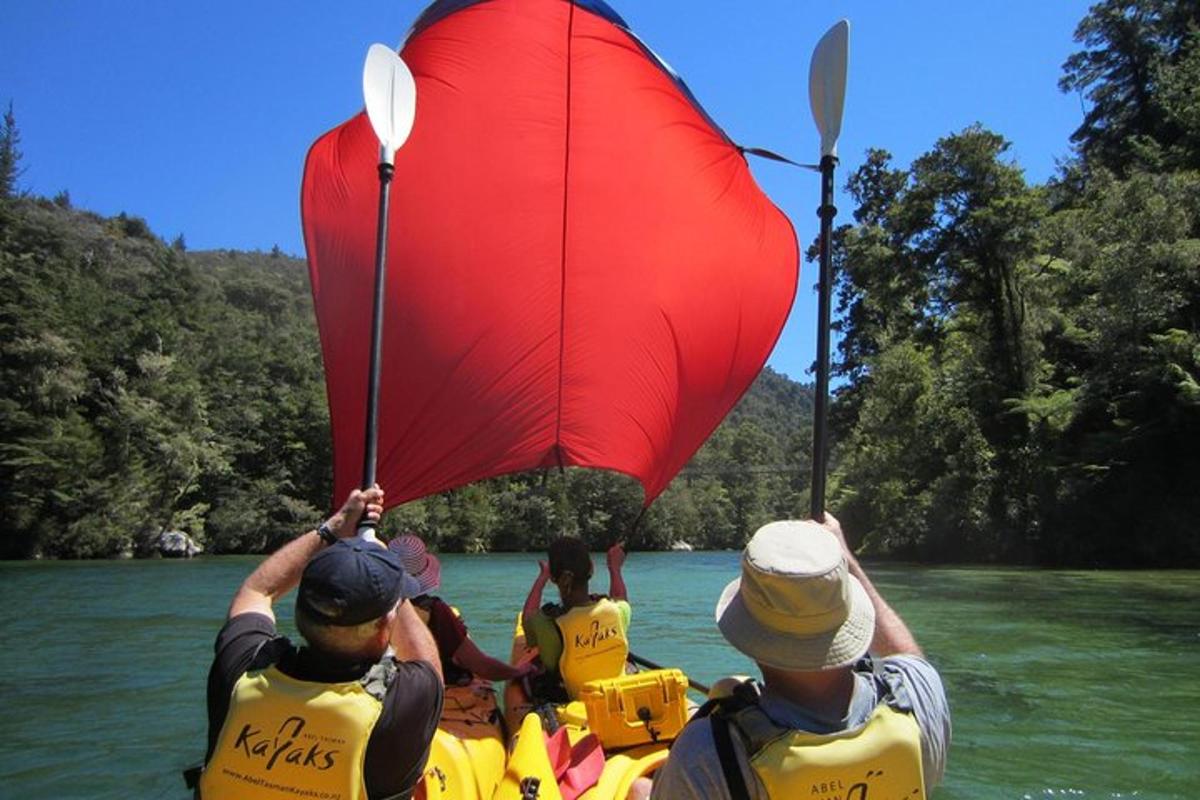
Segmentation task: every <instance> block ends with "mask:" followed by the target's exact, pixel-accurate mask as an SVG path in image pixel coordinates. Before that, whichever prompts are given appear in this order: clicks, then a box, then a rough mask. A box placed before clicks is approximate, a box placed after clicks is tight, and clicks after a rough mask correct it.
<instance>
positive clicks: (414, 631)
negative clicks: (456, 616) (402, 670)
mask: <svg viewBox="0 0 1200 800" xmlns="http://www.w3.org/2000/svg"><path fill="white" fill-rule="evenodd" d="M390 638H391V644H392V650H393V652H394V653H395V656H396V660H398V661H424V662H425V663H427V664H429V666H431V667H433V671H434V672H436V673H437V675H438V678H440V679H442V680H443V681H444V680H445V677H444V676H443V675H442V659H441V658H440V657H439V656H438V649H437V644H436V643H434V641H433V635H432V634H430V633H429V627H428V626H427V625H426V624H425V623H424V622H423V621H422V620H421V618H420V617H418V616H417V612H416V611H415V610H414V609H413V605H412V603H410V602H408V600H401V601H400V605H398V606H396V617H395V619H394V620H392V631H391V637H390Z"/></svg>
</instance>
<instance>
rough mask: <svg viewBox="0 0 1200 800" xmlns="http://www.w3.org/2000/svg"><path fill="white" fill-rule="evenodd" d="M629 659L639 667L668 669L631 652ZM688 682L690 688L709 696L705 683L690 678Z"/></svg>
mask: <svg viewBox="0 0 1200 800" xmlns="http://www.w3.org/2000/svg"><path fill="white" fill-rule="evenodd" d="M627 658H628V659H629V660H630V661H632V662H633V663H634V664H637V665H638V666H639V667H645V668H646V669H666V667H663V666H660V665H658V664H655V663H654V662H653V661H651V660H650V659H648V658H642V657H641V656H639V655H638V654H637V653H633V652H630V653H629V655H628V656H627ZM684 677H685V678H687V676H686V675H684ZM687 682H688V688H690V689H695V690H696V691H698V692H701V693H703V694H708V691H709V688H708V687H707V686H705V685H704V684H703V683H699V682H698V681H694V680H692V679H691V678H688V679H687Z"/></svg>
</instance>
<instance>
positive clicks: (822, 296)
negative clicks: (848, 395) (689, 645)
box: [808, 20, 850, 522]
mask: <svg viewBox="0 0 1200 800" xmlns="http://www.w3.org/2000/svg"><path fill="white" fill-rule="evenodd" d="M849 40H850V23H849V22H848V21H846V20H842V21H841V22H838V23H837V24H835V25H834V26H833V27H832V28H830V29H829V30H828V31H826V33H825V35H824V36H822V37H821V41H819V42H817V46H816V49H814V50H813V56H812V62H811V63H810V64H809V68H808V100H809V105H810V106H811V108H812V115H813V122H815V123H816V125H817V130H818V131H819V132H820V134H821V165H820V169H821V206H820V207H819V208H818V209H817V215H818V216H819V217H820V218H821V243H820V250H821V261H820V264H821V266H820V283H819V286H820V288H819V289H818V294H817V388H816V398H815V403H814V406H813V447H812V461H813V463H812V504H811V514H812V518H813V519H815V520H817V521H818V522H821V521H823V520H824V519H825V471H826V467H827V461H828V457H829V445H828V440H829V433H828V430H827V425H826V423H827V420H828V416H829V408H828V406H829V321H830V320H829V318H830V303H831V302H832V294H833V285H832V284H833V256H832V253H831V252H830V249H831V243H832V237H833V218H834V217H835V216H836V215H837V208H836V207H834V205H833V169H834V167H835V166H836V165H837V140H838V136H839V135H840V134H841V132H842V110H843V108H844V107H845V101H846V66H847V60H848V51H849Z"/></svg>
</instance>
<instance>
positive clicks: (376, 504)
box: [326, 484, 383, 539]
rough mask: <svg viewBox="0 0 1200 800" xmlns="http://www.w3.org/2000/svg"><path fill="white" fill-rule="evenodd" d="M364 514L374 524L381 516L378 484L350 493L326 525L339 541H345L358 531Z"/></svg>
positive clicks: (380, 498)
mask: <svg viewBox="0 0 1200 800" xmlns="http://www.w3.org/2000/svg"><path fill="white" fill-rule="evenodd" d="M364 512H365V513H366V517H367V519H369V520H371V521H372V522H376V523H377V522H379V518H380V517H381V516H383V489H381V488H379V484H375V485H374V486H372V487H371V488H370V489H366V490H363V489H355V490H353V491H352V492H350V496H349V497H347V498H346V502H344V503H342V507H341V508H339V509H338V510H337V512H336V513H335V514H334V515H333V516H332V517H330V518H329V520H328V522H327V523H326V524H327V525H328V526H329V529H330V530H332V531H333V532H334V533H335V534H337V536H338V538H339V539H346V538H348V537H351V536H353V535H354V534H355V533H356V532H357V531H358V523H359V521H360V520H361V519H362V518H363V514H364Z"/></svg>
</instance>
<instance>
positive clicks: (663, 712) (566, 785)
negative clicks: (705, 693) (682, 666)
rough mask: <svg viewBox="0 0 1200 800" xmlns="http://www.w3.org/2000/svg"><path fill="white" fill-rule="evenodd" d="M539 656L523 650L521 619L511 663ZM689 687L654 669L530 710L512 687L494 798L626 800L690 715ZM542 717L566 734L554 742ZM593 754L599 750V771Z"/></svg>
mask: <svg viewBox="0 0 1200 800" xmlns="http://www.w3.org/2000/svg"><path fill="white" fill-rule="evenodd" d="M536 656H537V650H536V648H530V647H527V646H526V643H525V634H524V631H523V630H522V629H521V623H520V620H518V621H517V627H516V631H515V633H514V635H513V648H512V663H514V664H520V663H524V662H525V661H528V660H530V659H532V658H535V657H536ZM686 688H687V678H686V677H684V675H683V673H682V672H680V671H679V670H674V669H666V670H653V671H650V672H640V673H634V674H631V675H626V676H624V677H621V678H614V679H612V680H607V681H593V682H591V683H589V684H587V686H586V687H585V691H584V694H583V697H582V700H581V701H576V702H572V703H568V704H566V705H562V706H554V707H543V708H535V707H534V705H533V702H532V700H531V699H530V697H529V695H528V693H527V692H526V690H525V687H524V686H522V685H521V684H520V683H519V682H516V681H511V682H509V684H508V685H507V686H506V688H505V693H504V706H505V717H506V719H507V720H508V724H509V729H510V730H513V731H516V735H515V736H514V738H513V741H512V743H511V744H510V747H509V754H508V762H507V766H506V768H505V770H504V774H503V778H502V779H501V780H500V784H499V786H498V787H497V788H496V791H495V794H494V795H493V798H494V800H528V799H529V798H534V797H536V798H538V800H563V798H564V796H565V797H577V798H579V800H623V799H624V798H625V796H626V794H627V793H628V791H629V788H630V786H631V785H632V784H633V782H634V781H635V780H636V779H637V778H639V777H642V776H650V775H652V774H653V773H654V771H655V770H657V769H658V768H659V767H660V766H661V765H662V763H663V762H664V761H665V760H666V758H667V752H668V749H669V747H670V744H671V741H672V740H673V739H674V737H675V736H676V735H677V734H678V733H679V731H680V730H681V729H682V728H683V726H684V724H686V722H687V718H688V716H689V714H690V713H691V711H692V710H693V709H692V708H691V706H690V705H689V704H688V702H687V699H686V697H685V694H684V693H685V690H686ZM543 715H544V716H545V717H547V722H548V725H549V727H553V728H562V729H565V733H561V732H560V733H558V734H557V737H556V738H557V739H559V741H558V742H555V741H553V739H552V738H551V737H548V736H547V735H546V732H545V727H546V726H545V725H544V724H543ZM564 738H565V740H566V741H565V743H564V742H563V741H561V740H562V739H564ZM564 750H568V751H569V753H570V755H568V754H566V753H564ZM594 750H598V751H601V752H602V758H603V767H602V768H601V769H598V768H597V766H598V765H597V763H596V758H597V757H598V756H597V755H596V754H595V753H593V751H594ZM576 757H580V758H579V759H578V760H579V762H580V768H579V769H576V770H571V769H568V770H567V771H566V774H564V766H566V764H567V762H570V764H571V765H574V764H575V763H576ZM597 772H598V773H599V774H598V776H597V775H596V774H595V773H597Z"/></svg>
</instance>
